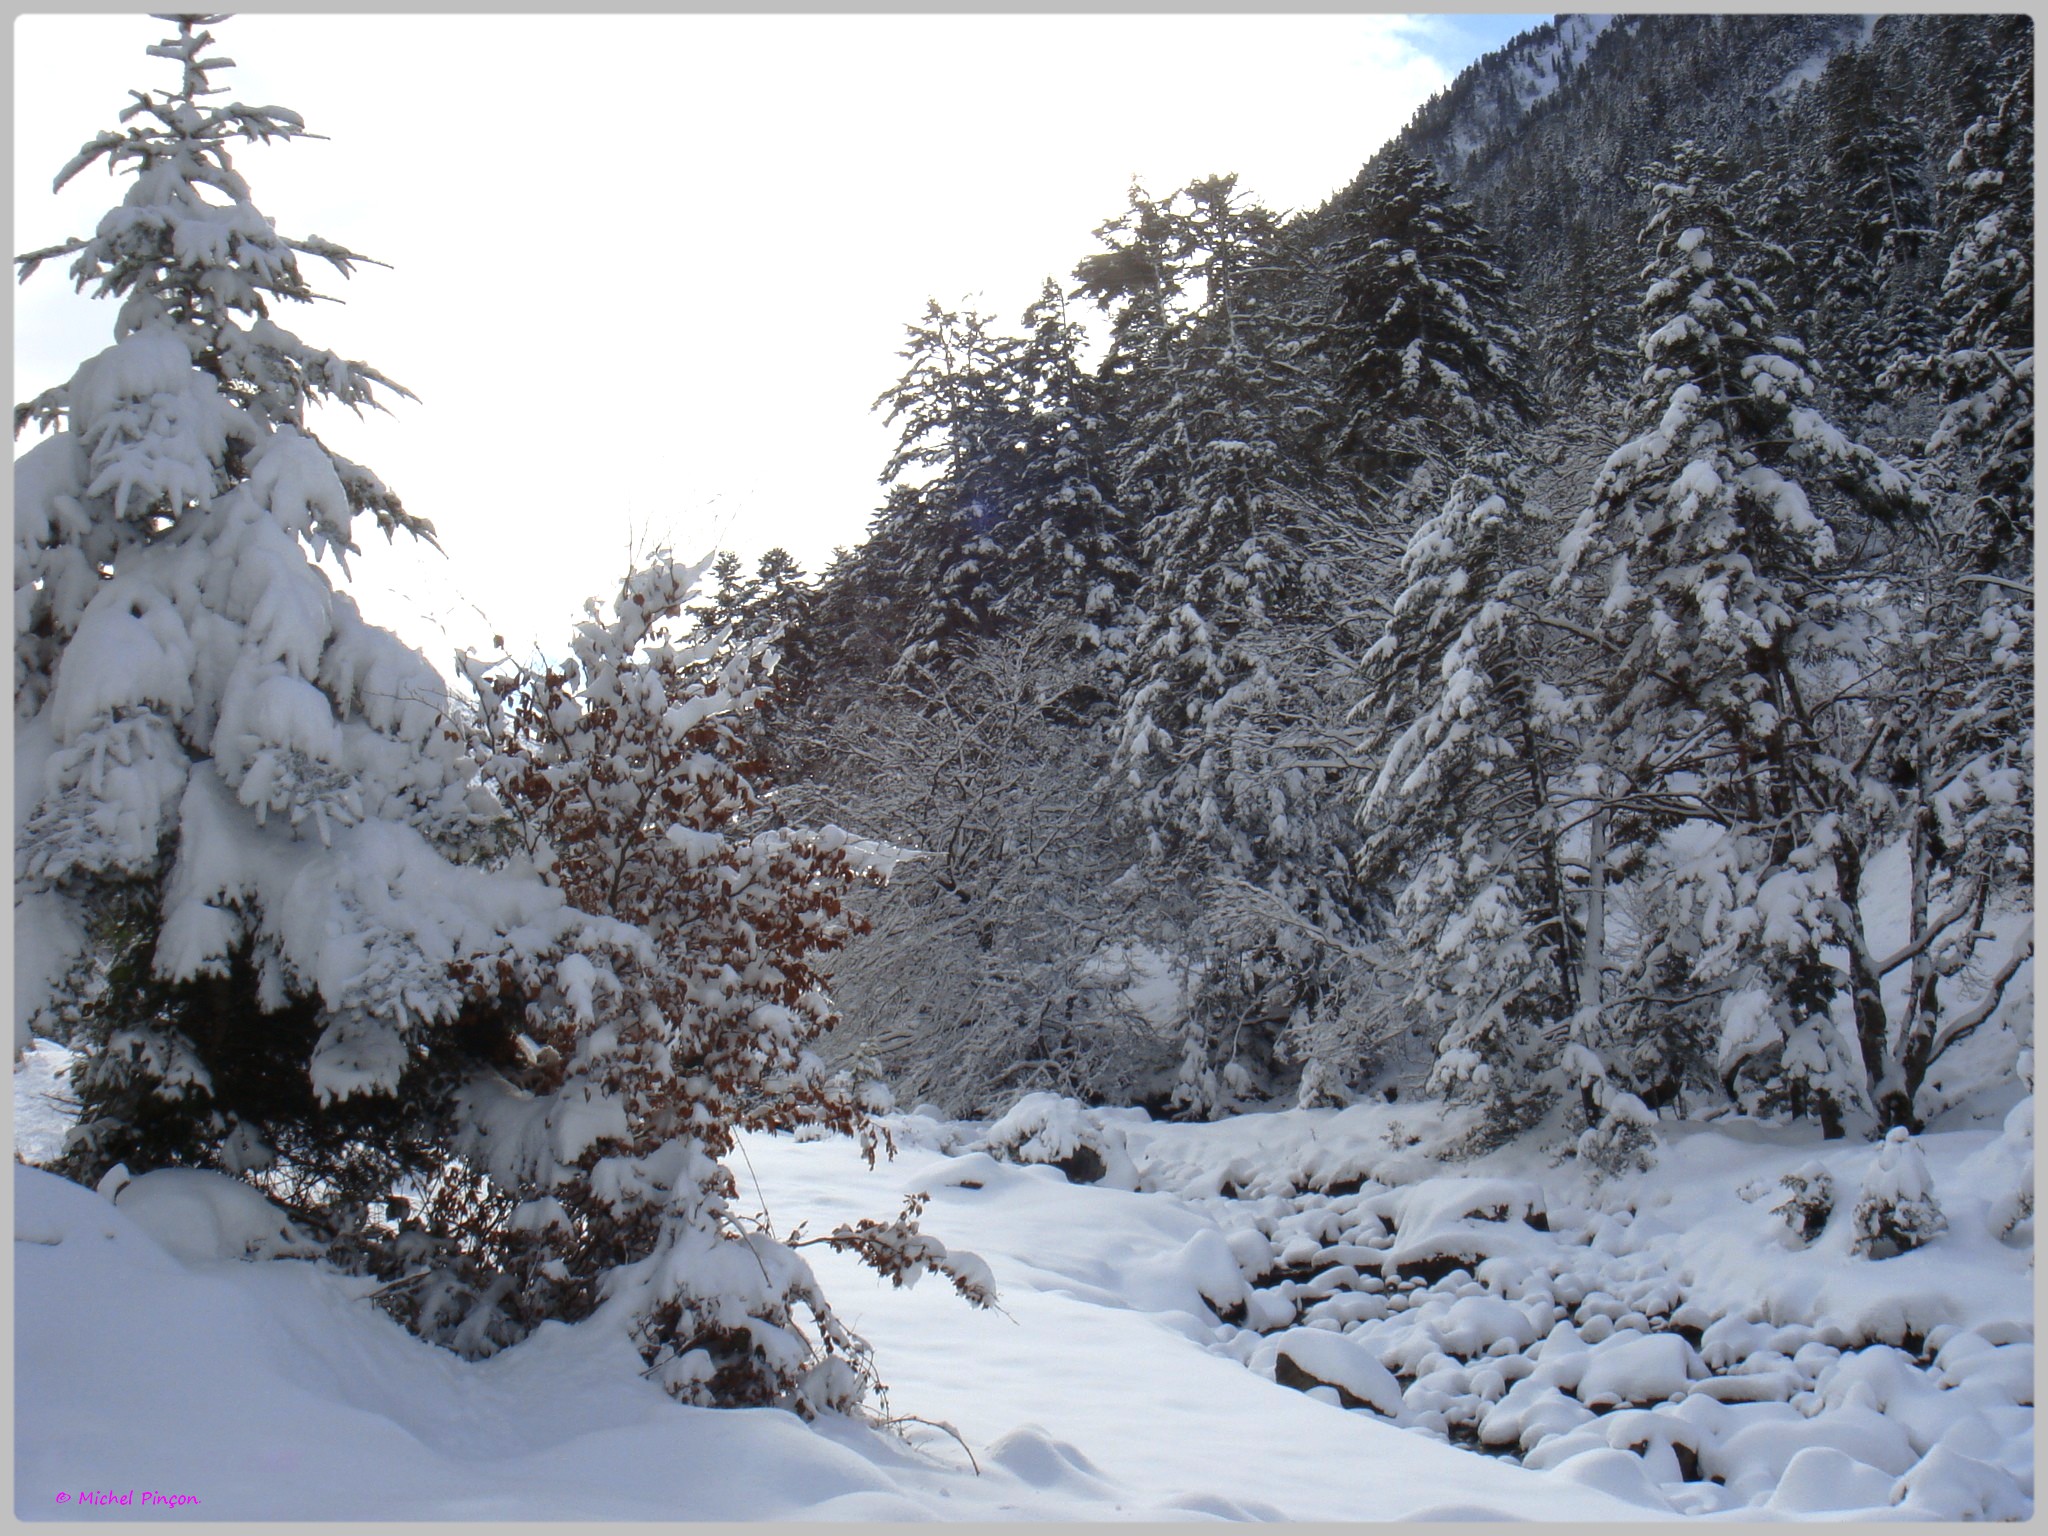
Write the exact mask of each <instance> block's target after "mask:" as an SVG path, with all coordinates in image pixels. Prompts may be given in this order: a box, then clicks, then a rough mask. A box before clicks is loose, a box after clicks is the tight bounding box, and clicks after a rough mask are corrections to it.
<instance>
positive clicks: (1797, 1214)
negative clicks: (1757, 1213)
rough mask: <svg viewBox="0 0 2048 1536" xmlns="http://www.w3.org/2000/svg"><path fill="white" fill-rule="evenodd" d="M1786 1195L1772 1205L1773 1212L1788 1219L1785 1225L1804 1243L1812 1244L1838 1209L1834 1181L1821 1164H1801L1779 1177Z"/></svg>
mask: <svg viewBox="0 0 2048 1536" xmlns="http://www.w3.org/2000/svg"><path fill="white" fill-rule="evenodd" d="M1778 1182H1779V1184H1781V1185H1782V1186H1783V1187H1784V1189H1785V1191H1786V1195H1785V1198H1784V1199H1783V1200H1782V1201H1780V1202H1779V1203H1778V1204H1777V1205H1774V1206H1772V1207H1771V1214H1772V1215H1774V1216H1782V1217H1784V1218H1785V1225H1786V1226H1788V1227H1790V1228H1791V1229H1792V1235H1793V1236H1794V1237H1796V1238H1798V1239H1799V1241H1800V1242H1802V1243H1811V1242H1812V1241H1813V1240H1814V1239H1815V1238H1817V1237H1819V1236H1820V1235H1821V1233H1822V1232H1823V1231H1824V1230H1826V1228H1827V1224H1828V1218H1829V1217H1830V1216H1832V1215H1833V1214H1834V1211H1835V1181H1834V1179H1833V1177H1832V1176H1831V1175H1830V1174H1829V1173H1828V1171H1827V1169H1825V1168H1823V1167H1821V1165H1820V1164H1819V1163H1815V1162H1807V1163H1802V1164H1800V1165H1799V1166H1798V1167H1797V1168H1794V1169H1793V1170H1792V1171H1791V1172H1790V1173H1788V1174H1786V1175H1785V1176H1784V1177H1783V1178H1782V1179H1780V1180H1778Z"/></svg>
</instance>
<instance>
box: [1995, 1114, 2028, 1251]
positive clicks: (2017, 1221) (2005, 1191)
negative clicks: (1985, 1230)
mask: <svg viewBox="0 0 2048 1536" xmlns="http://www.w3.org/2000/svg"><path fill="white" fill-rule="evenodd" d="M1983 1155H1984V1159H1985V1162H1986V1163H1987V1164H1989V1165H1991V1166H1993V1167H1995V1168H1996V1169H1997V1177H1998V1182H1999V1184H2000V1185H2002V1186H2003V1188H2002V1189H2000V1191H1999V1193H1998V1194H1997V1195H1996V1196H1995V1197H1994V1198H1993V1199H1992V1202H1991V1209H1990V1212H1989V1214H1988V1220H1989V1223H1990V1227H1991V1235H1992V1236H1993V1237H1996V1238H1998V1239H1999V1240H2000V1241H2002V1242H2015V1243H2023V1242H2030V1241H2031V1239H2032V1236H2033V1222H2034V1096H2033V1095H2032V1094H2028V1095H2027V1096H2026V1097H2025V1098H2024V1099H2021V1100H2020V1101H2019V1103H2017V1104H2015V1105H2013V1107H2012V1108H2011V1110H2009V1111H2008V1112H2007V1113H2006V1117H2005V1125H2004V1126H2003V1128H2002V1129H2001V1130H2000V1132H1999V1137H1998V1140H1997V1141H1995V1142H1993V1143H1992V1144H1991V1145H1990V1146H1988V1147H1986V1148H1985V1149H1984V1154H1983ZM1987 1171H1988V1170H1987Z"/></svg>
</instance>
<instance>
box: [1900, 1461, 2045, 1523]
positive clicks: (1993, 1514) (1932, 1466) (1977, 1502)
mask: <svg viewBox="0 0 2048 1536" xmlns="http://www.w3.org/2000/svg"><path fill="white" fill-rule="evenodd" d="M1891 1502H1892V1503H1893V1504H1894V1505H1895V1506H1896V1507H1897V1509H1898V1511H1899V1513H1900V1514H1901V1515H1903V1516H1905V1517H1907V1518H1909V1519H1918V1520H2024V1519H2026V1518H2027V1517H2028V1516H2029V1515H2031V1514H2032V1513H2033V1502H2032V1500H2030V1499H2029V1498H2028V1497H2027V1495H2026V1493H2025V1491H2024V1490H2023V1489H2022V1488H2021V1487H2020V1485H2019V1484H2018V1482H2016V1481H2015V1480H2014V1478H2013V1476H2012V1474H2011V1473H2010V1472H2007V1471H2006V1470H2004V1468H2002V1467H1995V1466H1993V1465H1991V1463H1989V1462H1986V1461H1978V1460H1977V1459H1976V1458H1975V1457H1972V1456H1965V1455H1963V1454H1961V1453H1960V1452H1958V1451H1951V1450H1950V1449H1949V1448H1948V1447H1947V1446H1945V1445H1937V1446H1936V1447H1935V1448H1934V1449H1933V1450H1932V1451H1930V1452H1928V1454H1927V1456H1926V1458H1925V1459H1924V1460H1922V1461H1921V1462H1920V1464H1919V1465H1918V1466H1916V1467H1914V1468H1913V1469H1912V1471H1910V1472H1908V1473H1907V1474H1906V1475H1905V1476H1904V1477H1902V1478H1900V1479H1899V1481H1898V1485H1897V1486H1896V1487H1895V1488H1894V1489H1893V1490H1892V1496H1891Z"/></svg>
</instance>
